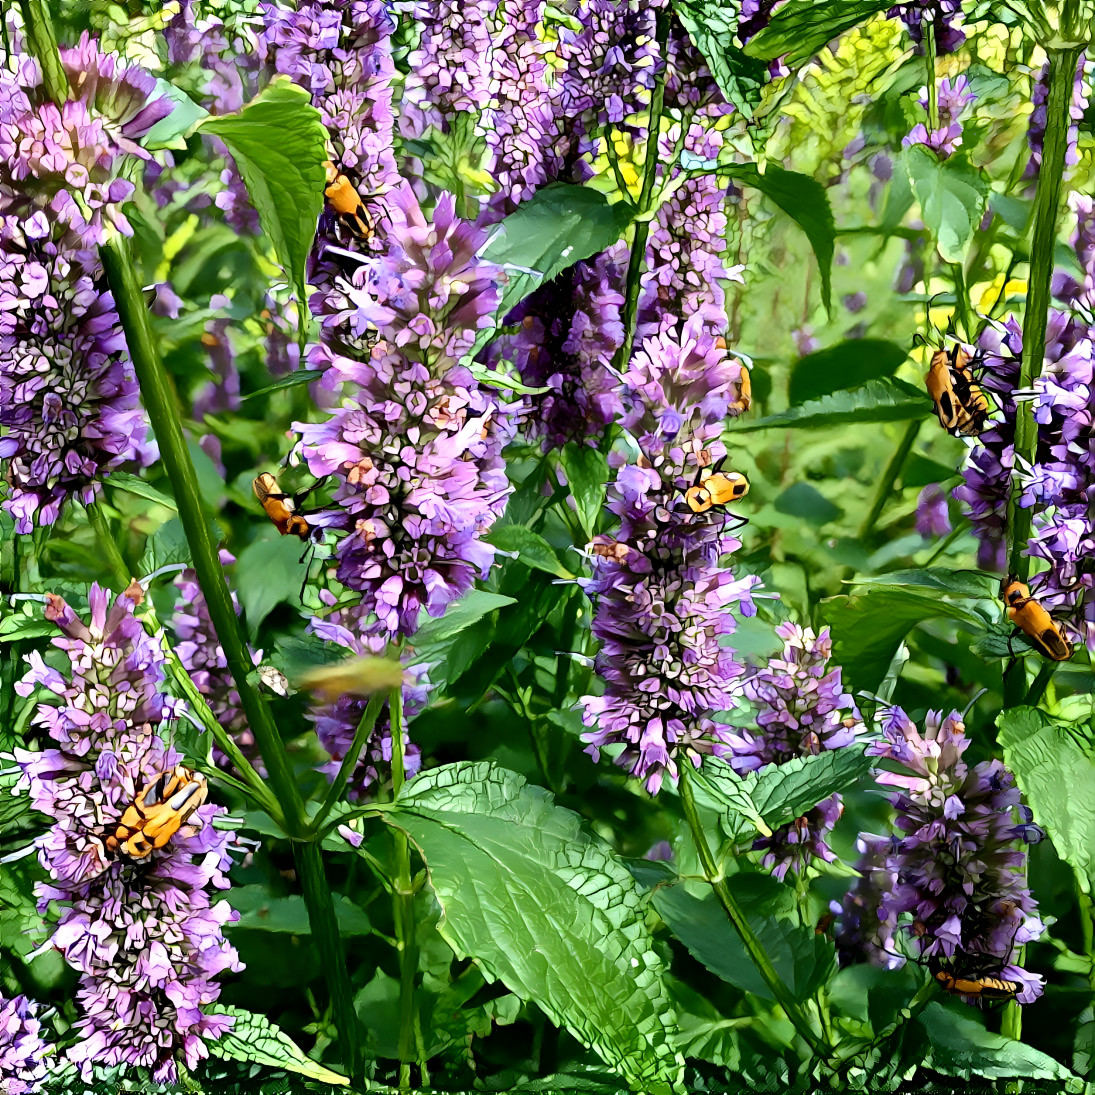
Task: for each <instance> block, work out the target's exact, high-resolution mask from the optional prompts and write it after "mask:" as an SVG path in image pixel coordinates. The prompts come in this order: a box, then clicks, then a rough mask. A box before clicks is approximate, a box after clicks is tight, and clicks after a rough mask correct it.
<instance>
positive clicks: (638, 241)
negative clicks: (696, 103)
mask: <svg viewBox="0 0 1095 1095" xmlns="http://www.w3.org/2000/svg"><path fill="white" fill-rule="evenodd" d="M668 38H669V13H668V12H667V11H660V12H659V13H658V25H657V39H658V46H659V48H660V49H662V50H663V51H664V49H665V43H666V41H667V40H668ZM665 76H666V69H665V68H664V67H663V68H662V71H661V72H660V73H659V74H658V76H657V83H656V84H655V85H654V91H653V93H652V95H651V96H650V122H649V124H648V126H647V131H646V161H645V163H644V164H643V188H642V191H641V193H640V194H639V216H640V217H641V218H642V219H641V220H638V221H636V223H635V238H634V239H633V240H632V241H631V256H630V258H629V260H628V263H627V280H626V282H625V289H624V340H623V343H622V344H621V346H620V349H619V350H618V351H617V354H616V368H617V369H618V370H620V371H622V370H624V369H626V368H627V363H628V362H629V361H630V360H631V348H632V346H634V344H635V317H636V315H637V314H638V310H639V282H640V280H641V279H642V272H643V262H644V260H645V259H646V241H647V239H648V238H649V236H650V221H649V220H648V219H647V216H646V214H649V213H650V212H651V209H650V199H651V196H652V195H653V193H654V183H655V181H656V179H657V175H658V159H659V156H658V138H659V136H660V135H661V128H662V111H663V110H664V108H665Z"/></svg>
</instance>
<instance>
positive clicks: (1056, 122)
mask: <svg viewBox="0 0 1095 1095" xmlns="http://www.w3.org/2000/svg"><path fill="white" fill-rule="evenodd" d="M1048 53H1049V93H1048V97H1047V100H1046V132H1045V138H1044V141H1043V145H1042V163H1041V167H1040V168H1039V170H1038V192H1037V195H1036V197H1035V199H1034V237H1033V240H1032V242H1031V249H1030V275H1029V278H1028V287H1027V306H1026V312H1025V314H1024V316H1023V363H1022V369H1021V371H1020V374H1019V383H1018V384H1017V386H1016V387H1017V389H1018V390H1020V391H1029V390H1030V389H1031V388H1032V387H1033V386H1034V381H1035V380H1036V379H1037V378H1038V377H1039V376H1041V373H1042V366H1043V364H1044V362H1045V353H1046V323H1047V322H1048V319H1049V305H1050V285H1051V281H1052V277H1053V252H1054V248H1055V247H1056V244H1057V220H1058V217H1059V215H1060V210H1061V196H1062V193H1063V191H1064V169H1065V152H1066V150H1067V148H1068V127H1069V124H1070V122H1071V118H1070V116H1069V111H1070V108H1071V105H1072V85H1073V81H1074V80H1075V78H1076V61H1077V58H1078V56H1079V49H1078V48H1068V49H1050V50H1049V51H1048ZM1037 451H1038V427H1037V425H1036V424H1035V422H1034V410H1033V406H1032V404H1031V403H1030V402H1029V401H1027V400H1023V401H1020V402H1019V404H1018V405H1017V407H1016V409H1015V466H1014V468H1013V470H1012V482H1011V491H1010V494H1009V496H1008V509H1007V528H1008V535H1009V537H1010V546H1009V551H1008V572H1009V573H1010V574H1014V575H1015V576H1016V577H1017V578H1018V579H1019V581H1021V582H1025V581H1027V579H1028V578H1029V577H1030V556H1029V555H1026V554H1025V552H1026V550H1027V545H1028V544H1029V542H1030V530H1031V522H1032V520H1033V517H1034V511H1033V510H1032V509H1031V508H1030V507H1028V506H1021V505H1019V498H1020V496H1021V495H1022V490H1023V488H1022V481H1021V479H1022V475H1023V469H1024V468H1025V467H1029V466H1030V465H1031V464H1033V463H1034V461H1035V460H1036V458H1037ZM1025 693H1026V678H1025V674H1022V673H1009V674H1008V675H1007V676H1006V677H1005V678H1004V706H1005V707H1015V706H1016V705H1018V704H1021V703H1022V702H1023V699H1024V696H1025Z"/></svg>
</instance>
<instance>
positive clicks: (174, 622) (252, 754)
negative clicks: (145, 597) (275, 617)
mask: <svg viewBox="0 0 1095 1095" xmlns="http://www.w3.org/2000/svg"><path fill="white" fill-rule="evenodd" d="M220 561H221V566H223V567H225V568H227V567H230V566H232V565H233V564H234V563H235V561H236V560H235V557H234V556H233V555H232V554H231V553H230V552H228V551H225V550H224V549H223V548H222V549H221V553H220ZM175 586H176V588H177V589H178V591H179V596H178V600H177V601H176V603H175V614H174V615H173V616H172V617H171V630H172V632H173V633H174V636H175V640H176V641H175V643H174V650H175V654H176V655H177V656H178V658H179V661H180V662H182V664H183V667H184V668H185V669H186V671H187V673H189V674H190V679H191V680H192V681H193V682H194V684H195V686H196V687H197V689H198V691H199V692H200V693H201V694H202V695H203V696H204V697H205V698H206V701H207V702H208V704H209V708H210V710H211V711H212V712H213V715H214V716H215V717H216V720H217V722H219V723H220V724H221V726H223V727H224V729H225V730H227V731H228V733H229V734H231V735H232V738H233V739H234V740H235V742H236V744H237V745H238V746H239V748H240V751H241V752H242V753H243V755H244V756H245V757H247V759H248V760H250V761H251V762H252V763H259V764H261V761H259V757H258V749H257V747H256V745H255V738H254V735H253V734H252V733H251V730H250V728H249V727H248V725H247V716H246V715H245V714H244V712H243V708H242V707H240V697H239V693H238V692H237V691H236V687H235V682H234V681H233V680H232V674H231V673H229V672H228V660H227V659H226V658H225V656H224V649H223V647H222V646H221V644H220V642H219V641H218V639H217V632H216V630H215V629H214V627H213V621H212V620H211V619H210V618H209V605H208V604H207V603H206V600H205V594H204V593H202V591H201V586H200V585H198V576H197V574H196V573H195V572H194V571H193V570H192V569H189V568H188V569H186V570H184V571H182V573H180V574H179V576H178V577H177V578H176V579H175ZM232 604H233V606H234V607H235V609H236V612H237V613H239V611H240V607H239V603H238V602H237V600H236V595H235V593H233V594H232ZM251 660H252V662H253V663H254V664H255V665H258V664H259V662H260V661H261V660H262V651H261V650H253V651H251ZM213 759H214V760H215V761H216V762H217V764H218V765H220V766H221V767H222V768H227V767H229V765H230V762H229V760H228V758H227V757H226V756H225V755H224V754H223V753H222V752H221V751H220V750H219V749H218V748H216V746H214V747H213Z"/></svg>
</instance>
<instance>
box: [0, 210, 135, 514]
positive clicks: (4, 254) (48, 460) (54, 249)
mask: <svg viewBox="0 0 1095 1095" xmlns="http://www.w3.org/2000/svg"><path fill="white" fill-rule="evenodd" d="M75 242H76V241H75V240H74V239H73V237H72V236H71V234H70V233H66V234H65V235H64V236H62V237H61V238H60V239H59V240H55V239H54V238H53V233H52V231H51V225H50V220H49V218H48V216H47V215H46V213H44V212H43V211H41V210H39V211H37V212H35V213H32V214H31V215H30V216H29V217H27V218H26V219H23V218H21V217H18V216H3V217H0V302H2V306H0V426H4V427H6V430H7V432H6V435H5V436H4V437H3V438H0V459H7V460H9V461H10V463H9V465H8V467H9V482H10V485H11V491H10V493H9V495H8V497H7V498H6V499H5V501H4V508H5V509H7V511H8V512H9V513H10V514H11V515H12V516H13V517H14V518H15V521H16V531H17V532H20V533H26V532H30V531H31V529H32V528H33V527H34V525H35V524H39V525H51V524H53V522H54V521H56V520H57V517H58V515H59V513H60V511H61V507H62V506H63V505H64V503H65V502H67V501H68V500H69V499H71V498H74V497H75V498H78V499H80V500H81V501H84V502H91V501H92V500H93V499H94V498H95V496H96V494H97V493H98V490H99V485H100V480H101V479H102V477H103V476H104V475H105V474H106V473H108V472H110V471H113V470H114V469H116V468H118V467H121V466H122V465H123V464H126V463H129V462H137V463H140V464H146V463H148V462H149V461H150V460H151V459H152V458H153V456H154V452H155V450H154V449H153V448H152V447H151V446H150V445H149V444H148V443H147V441H146V432H147V427H146V423H145V419H144V415H143V413H142V411H141V409H140V404H139V402H138V398H137V396H138V388H137V381H136V378H135V377H134V375H133V369H132V366H131V365H130V363H129V360H128V357H127V356H126V348H125V339H124V336H123V335H122V331H121V325H120V324H119V322H118V317H117V315H116V313H115V312H114V302H113V299H112V298H111V296H110V293H109V291H107V290H106V288H105V286H104V285H103V280H102V269H101V267H100V266H99V265H98V258H97V256H96V255H95V253H94V252H93V251H89V250H86V249H83V248H80V247H78V246H75Z"/></svg>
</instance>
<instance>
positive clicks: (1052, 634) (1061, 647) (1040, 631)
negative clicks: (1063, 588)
mask: <svg viewBox="0 0 1095 1095" xmlns="http://www.w3.org/2000/svg"><path fill="white" fill-rule="evenodd" d="M1000 599H1001V600H1002V601H1003V602H1004V604H1005V605H1007V611H1008V619H1009V620H1011V622H1012V623H1013V624H1015V626H1016V627H1017V628H1018V629H1019V630H1020V631H1022V632H1023V634H1024V635H1026V637H1027V639H1028V640H1029V641H1030V644H1031V645H1032V646H1033V647H1034V649H1035V650H1037V651H1038V653H1039V654H1041V655H1042V657H1044V658H1048V659H1049V660H1050V661H1052V662H1067V661H1068V659H1069V658H1071V657H1072V643H1071V642H1069V640H1068V638H1067V637H1066V636H1065V633H1064V630H1063V629H1062V627H1061V625H1060V624H1059V623H1057V621H1056V620H1055V619H1054V618H1053V617H1052V616H1051V615H1050V614H1049V611H1048V610H1047V609H1046V607H1045V606H1044V605H1043V604H1041V602H1040V601H1039V600H1038V599H1037V598H1036V597H1034V596H1033V595H1032V594H1031V592H1030V588H1029V587H1028V586H1027V585H1025V584H1024V583H1023V582H1020V581H1019V579H1018V578H1017V577H1016V576H1015V575H1014V574H1009V575H1008V576H1007V577H1006V578H1005V579H1004V580H1003V581H1002V582H1001V583H1000ZM1012 637H1013V638H1014V636H1012ZM1008 650H1009V651H1011V655H1012V657H1013V658H1014V657H1015V652H1014V651H1012V650H1011V639H1010V638H1009V639H1008Z"/></svg>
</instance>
